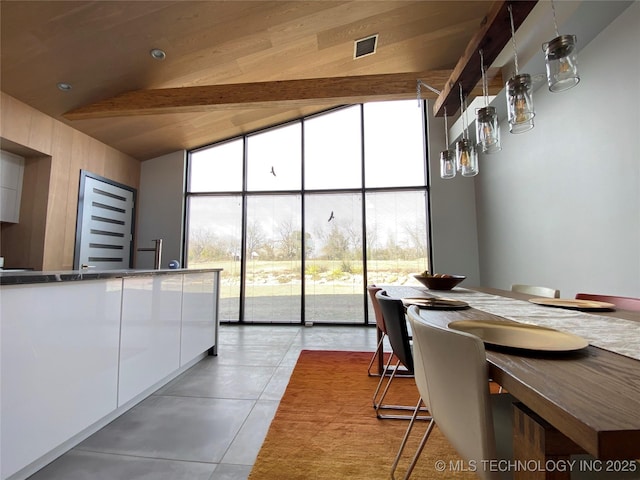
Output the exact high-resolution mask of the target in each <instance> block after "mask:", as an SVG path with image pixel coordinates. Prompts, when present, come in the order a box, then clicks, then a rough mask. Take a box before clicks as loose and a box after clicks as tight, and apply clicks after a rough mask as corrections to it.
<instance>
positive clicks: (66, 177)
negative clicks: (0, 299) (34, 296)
mask: <svg viewBox="0 0 640 480" xmlns="http://www.w3.org/2000/svg"><path fill="white" fill-rule="evenodd" d="M0 105H1V107H2V108H1V116H0V139H1V140H2V143H1V144H0V148H2V149H4V150H8V151H14V152H15V153H18V154H19V155H22V156H25V157H26V162H25V164H26V165H25V175H24V184H23V189H22V201H21V206H20V223H18V224H2V237H1V241H0V249H1V252H2V255H3V256H4V257H5V268H11V267H30V268H34V269H36V270H69V269H72V268H73V253H74V248H75V233H76V212H77V205H78V187H79V181H80V170H88V171H90V172H92V173H95V174H97V175H101V176H103V177H106V178H109V179H111V180H114V181H116V182H119V183H123V184H125V185H129V186H131V187H133V188H135V189H138V188H139V185H140V162H139V161H138V160H136V159H135V158H133V157H130V156H128V155H125V154H124V153H122V152H119V151H118V150H115V149H113V148H111V147H109V146H107V145H105V144H104V143H102V142H99V141H98V140H96V139H94V138H92V137H89V136H88V135H85V134H84V133H81V132H79V131H77V130H75V129H73V128H71V127H69V126H67V125H65V124H64V123H61V122H59V121H57V120H55V119H53V118H52V117H49V116H48V115H45V114H44V113H42V112H40V111H38V110H35V109H34V108H31V107H30V106H28V105H26V104H24V103H22V102H20V101H18V100H16V99H15V98H13V97H11V96H9V95H7V94H5V93H3V92H0Z"/></svg>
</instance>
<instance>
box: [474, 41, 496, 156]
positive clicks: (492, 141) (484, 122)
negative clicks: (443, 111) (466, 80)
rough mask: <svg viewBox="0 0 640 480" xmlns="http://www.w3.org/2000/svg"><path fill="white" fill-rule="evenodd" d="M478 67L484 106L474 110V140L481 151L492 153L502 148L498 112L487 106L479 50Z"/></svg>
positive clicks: (487, 100)
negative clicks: (480, 73) (480, 75)
mask: <svg viewBox="0 0 640 480" xmlns="http://www.w3.org/2000/svg"><path fill="white" fill-rule="evenodd" d="M479 53H480V69H481V72H482V94H483V96H484V107H483V108H479V109H478V110H477V112H476V140H477V141H478V149H480V150H482V152H483V153H494V152H498V151H500V150H502V146H501V145H500V125H499V123H498V114H497V112H496V109H495V108H494V107H490V106H489V96H488V94H487V90H488V88H487V77H486V75H485V69H484V56H483V52H482V50H480V52H479Z"/></svg>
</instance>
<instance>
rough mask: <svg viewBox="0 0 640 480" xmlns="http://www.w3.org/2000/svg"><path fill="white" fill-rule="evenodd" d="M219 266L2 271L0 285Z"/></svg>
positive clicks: (99, 278)
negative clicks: (159, 268) (158, 268)
mask: <svg viewBox="0 0 640 480" xmlns="http://www.w3.org/2000/svg"><path fill="white" fill-rule="evenodd" d="M220 271H222V269H221V268H194V269H191V268H177V269H161V270H133V269H130V270H93V269H88V270H59V271H55V270H51V271H43V272H39V271H32V270H25V271H20V272H17V271H16V272H2V271H1V270H0V285H29V284H34V283H56V282H75V281H81V280H104V279H108V278H126V277H136V276H140V275H176V274H185V273H206V272H220Z"/></svg>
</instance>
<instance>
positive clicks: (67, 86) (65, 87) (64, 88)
mask: <svg viewBox="0 0 640 480" xmlns="http://www.w3.org/2000/svg"><path fill="white" fill-rule="evenodd" d="M58 88H59V89H60V90H62V91H63V92H68V91H69V90H71V88H72V87H71V84H69V83H64V82H60V83H58Z"/></svg>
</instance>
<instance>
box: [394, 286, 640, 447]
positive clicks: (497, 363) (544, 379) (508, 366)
mask: <svg viewBox="0 0 640 480" xmlns="http://www.w3.org/2000/svg"><path fill="white" fill-rule="evenodd" d="M389 290H390V293H392V289H391V288H390V289H389ZM473 290H476V291H480V292H485V293H490V294H493V295H498V296H504V297H509V298H516V299H521V300H527V299H529V298H531V296H530V295H524V294H518V293H513V292H509V291H503V290H496V289H488V288H473ZM425 291H426V290H425ZM429 293H431V294H432V293H437V292H431V291H429ZM420 315H421V316H422V317H423V318H424V319H425V320H427V321H430V322H434V323H436V324H440V325H448V324H449V322H452V321H454V320H491V319H493V320H496V319H500V318H501V317H498V316H496V315H492V314H490V313H486V312H483V311H481V310H477V309H474V308H471V309H467V310H456V311H442V310H425V309H421V310H420ZM588 315H589V314H588V313H585V316H588ZM597 315H601V316H602V315H604V316H612V317H618V318H625V319H628V320H633V321H638V322H640V313H639V312H629V311H623V310H616V311H613V312H597ZM486 351H487V361H488V363H489V371H490V376H491V378H492V379H494V380H495V381H496V382H498V383H499V384H500V385H502V386H503V387H504V388H505V389H507V390H508V391H509V393H511V394H512V395H513V396H514V397H516V398H517V399H518V400H519V401H520V402H522V403H523V404H524V405H526V406H527V407H528V408H530V409H531V410H533V411H534V412H535V413H536V414H538V415H539V416H540V417H542V418H544V419H545V420H546V421H547V422H549V423H550V424H551V425H553V426H554V427H555V428H556V429H558V430H559V431H560V432H562V433H563V434H564V435H566V436H567V437H569V438H570V439H571V440H573V441H574V442H575V443H577V444H578V445H580V446H581V447H582V448H583V449H584V450H585V451H587V452H588V453H590V454H592V455H593V456H595V457H597V458H600V459H635V458H640V361H638V360H635V359H633V358H630V357H626V356H623V355H619V354H616V353H613V352H610V351H607V350H604V349H601V348H597V347H593V346H589V347H587V348H585V349H582V350H579V351H574V352H564V353H549V352H547V353H545V352H523V351H515V350H509V349H496V348H491V347H488V348H487V350H486Z"/></svg>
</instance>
